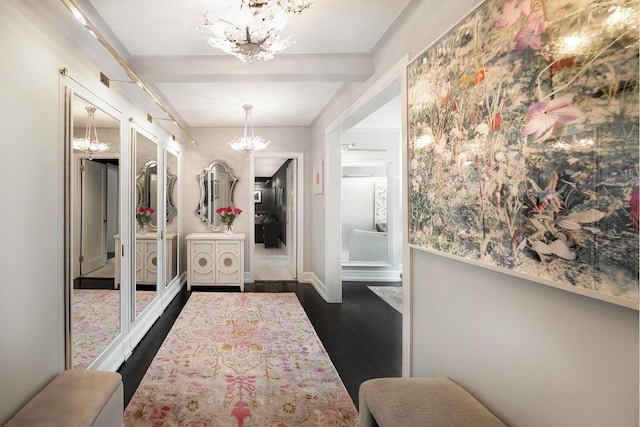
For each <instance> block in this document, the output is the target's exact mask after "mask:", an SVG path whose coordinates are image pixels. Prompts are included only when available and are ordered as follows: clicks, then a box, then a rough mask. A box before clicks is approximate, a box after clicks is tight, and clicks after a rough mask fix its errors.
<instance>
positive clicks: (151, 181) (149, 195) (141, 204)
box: [136, 155, 178, 230]
mask: <svg viewBox="0 0 640 427" xmlns="http://www.w3.org/2000/svg"><path fill="white" fill-rule="evenodd" d="M170 156H171V157H174V158H175V156H173V155H170ZM176 159H177V158H176ZM176 164H177V161H176ZM176 169H177V168H174V170H176ZM165 176H166V177H167V182H166V187H165V188H166V205H165V212H166V215H165V217H166V218H165V221H166V223H170V222H171V221H172V220H173V218H174V217H175V216H176V215H177V214H178V209H177V208H176V206H175V204H174V202H173V200H174V196H173V191H174V187H175V183H176V179H177V177H176V176H175V175H172V174H171V172H170V170H169V169H168V168H167V170H166V173H165ZM157 199H158V162H156V161H155V160H149V161H148V162H147V163H145V164H144V165H142V167H141V168H140V170H139V171H138V173H137V174H136V201H137V205H136V209H138V210H139V209H140V208H145V209H151V210H152V212H154V213H153V214H151V222H150V223H149V226H150V228H151V229H152V230H155V229H156V228H157V226H158V223H157V214H158V200H157Z"/></svg>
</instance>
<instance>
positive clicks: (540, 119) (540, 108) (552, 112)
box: [522, 93, 582, 138]
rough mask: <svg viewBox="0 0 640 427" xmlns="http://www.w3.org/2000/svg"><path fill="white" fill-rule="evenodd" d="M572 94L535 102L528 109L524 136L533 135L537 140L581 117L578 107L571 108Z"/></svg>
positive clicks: (523, 131)
mask: <svg viewBox="0 0 640 427" xmlns="http://www.w3.org/2000/svg"><path fill="white" fill-rule="evenodd" d="M572 102H573V94H572V93H568V94H566V95H563V96H561V97H559V98H556V99H553V100H551V101H549V102H537V103H535V104H533V105H532V106H530V107H529V110H528V114H529V122H528V123H527V124H526V125H525V127H524V129H523V130H522V133H523V134H524V135H533V134H535V136H536V138H539V137H540V136H541V135H542V134H544V133H545V132H547V131H549V130H550V129H552V128H553V127H554V126H564V125H567V124H569V123H571V122H574V121H576V120H577V119H579V118H580V117H582V112H581V111H580V109H579V108H578V107H575V106H571V105H569V104H571V103H572Z"/></svg>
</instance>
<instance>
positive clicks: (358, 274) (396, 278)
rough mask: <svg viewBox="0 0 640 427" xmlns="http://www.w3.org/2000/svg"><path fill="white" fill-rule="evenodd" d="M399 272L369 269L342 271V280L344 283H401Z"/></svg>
mask: <svg viewBox="0 0 640 427" xmlns="http://www.w3.org/2000/svg"><path fill="white" fill-rule="evenodd" d="M400 273H401V272H400V271H393V270H386V271H385V270H372V269H370V268H360V269H358V268H349V269H345V268H343V269H342V280H343V281H345V282H401V281H402V276H401V274H400Z"/></svg>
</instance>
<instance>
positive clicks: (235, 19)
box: [200, 0, 311, 62]
mask: <svg viewBox="0 0 640 427" xmlns="http://www.w3.org/2000/svg"><path fill="white" fill-rule="evenodd" d="M310 3H311V1H310V0H240V8H239V9H237V8H231V9H230V10H229V11H228V12H229V13H226V14H223V15H224V16H220V17H217V18H216V19H213V20H211V19H209V16H208V15H209V14H208V11H206V10H205V14H204V19H205V23H204V25H202V26H201V27H200V28H207V29H208V30H210V31H211V32H212V33H213V35H212V36H211V37H209V38H208V40H207V41H208V43H209V45H211V46H213V47H215V48H217V49H220V50H222V51H224V52H227V53H229V54H231V55H234V56H235V57H236V58H238V59H240V60H241V61H243V62H253V61H254V60H258V61H268V60H270V59H273V57H274V54H276V53H280V52H282V51H283V50H284V49H286V48H288V47H289V46H292V45H293V44H294V41H293V39H292V37H291V36H289V37H287V38H284V39H281V38H280V31H282V29H283V28H284V27H285V25H286V24H287V22H288V20H289V17H290V16H291V15H295V14H298V13H301V12H302V11H303V10H304V9H306V8H308V7H309V5H310Z"/></svg>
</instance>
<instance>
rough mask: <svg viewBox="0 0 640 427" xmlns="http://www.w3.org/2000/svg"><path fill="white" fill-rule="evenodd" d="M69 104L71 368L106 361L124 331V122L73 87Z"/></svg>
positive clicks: (67, 193)
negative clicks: (119, 263) (99, 147)
mask: <svg viewBox="0 0 640 427" xmlns="http://www.w3.org/2000/svg"><path fill="white" fill-rule="evenodd" d="M88 99H91V101H89V100H88ZM67 101H68V102H67V104H66V109H65V114H66V122H67V124H68V127H69V131H68V132H67V133H66V135H67V138H66V141H65V144H66V145H67V147H66V148H67V149H66V152H67V153H68V157H67V160H66V163H67V165H68V170H67V174H66V175H67V177H68V178H67V179H68V188H67V189H66V191H65V205H66V207H67V208H66V209H67V211H68V214H67V215H66V218H65V223H66V224H65V234H66V235H67V240H68V242H69V245H68V247H69V249H68V251H67V253H66V258H67V259H66V261H65V264H66V265H67V271H68V278H69V280H68V283H67V286H68V288H69V292H68V298H69V301H68V310H69V313H68V322H69V323H68V328H67V334H68V335H70V337H68V339H67V343H68V349H67V368H73V369H85V368H89V367H91V365H94V364H95V363H96V362H97V361H98V360H99V359H101V358H102V359H104V358H105V357H106V353H107V350H108V348H109V347H110V345H112V344H113V343H114V341H115V340H116V338H117V337H118V336H119V334H120V332H121V330H120V325H121V323H120V312H121V311H120V306H121V291H120V283H119V281H117V282H116V280H115V268H116V267H115V258H116V254H117V253H118V250H117V246H116V240H115V236H116V235H118V234H119V233H120V218H119V211H120V179H121V173H120V155H121V141H120V121H119V120H118V119H116V118H115V117H116V115H117V114H118V112H117V111H116V110H114V109H112V108H111V107H109V106H108V105H106V104H104V103H102V102H101V101H100V102H98V101H99V100H97V99H94V97H93V96H90V94H86V97H83V96H80V95H79V94H76V93H73V92H72V90H71V89H69V88H68V89H67ZM107 110H108V112H107ZM87 138H88V140H89V141H87ZM96 141H97V142H100V143H107V142H108V143H110V146H109V147H103V148H106V149H105V150H104V151H95V150H94V149H93V148H91V147H94V148H95V147H96V145H95V144H94V145H93V146H91V145H90V144H86V142H94V143H95V142H96ZM83 142H84V143H85V144H84V146H83V145H82V143H83ZM82 147H84V148H82Z"/></svg>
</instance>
